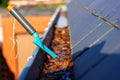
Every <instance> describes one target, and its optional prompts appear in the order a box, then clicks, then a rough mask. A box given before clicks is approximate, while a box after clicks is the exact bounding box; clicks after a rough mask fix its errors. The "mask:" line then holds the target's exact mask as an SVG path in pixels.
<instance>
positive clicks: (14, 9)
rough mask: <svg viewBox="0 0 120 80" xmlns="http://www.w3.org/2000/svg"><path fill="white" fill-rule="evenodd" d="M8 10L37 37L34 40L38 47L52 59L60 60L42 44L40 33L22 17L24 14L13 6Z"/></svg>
mask: <svg viewBox="0 0 120 80" xmlns="http://www.w3.org/2000/svg"><path fill="white" fill-rule="evenodd" d="M7 9H8V11H9V12H10V14H12V15H13V16H14V17H15V18H16V19H17V20H18V22H19V23H20V24H21V25H22V26H23V27H24V28H25V29H26V31H27V32H28V33H29V34H30V35H32V36H34V37H35V39H34V40H33V43H34V44H36V45H37V46H38V47H40V48H41V49H43V50H44V51H45V52H46V53H48V54H49V55H50V56H51V57H52V58H54V59H57V58H58V56H57V54H55V53H54V52H53V51H52V50H51V49H49V48H48V47H47V46H46V45H44V44H43V43H42V42H41V39H40V37H39V35H38V33H37V32H36V30H35V29H34V28H33V27H32V25H31V24H30V23H29V22H28V21H27V20H26V19H25V18H24V17H23V16H22V14H21V13H20V12H19V11H18V10H17V9H16V8H15V7H14V6H13V5H9V6H8V7H7Z"/></svg>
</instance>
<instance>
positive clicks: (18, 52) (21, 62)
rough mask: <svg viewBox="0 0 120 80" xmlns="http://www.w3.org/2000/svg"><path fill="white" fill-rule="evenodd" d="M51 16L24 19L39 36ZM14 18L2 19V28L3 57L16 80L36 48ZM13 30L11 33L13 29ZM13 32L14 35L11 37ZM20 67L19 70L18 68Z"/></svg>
mask: <svg viewBox="0 0 120 80" xmlns="http://www.w3.org/2000/svg"><path fill="white" fill-rule="evenodd" d="M50 18H51V16H30V17H29V16H28V17H26V19H27V20H28V21H29V22H30V23H31V24H32V25H33V26H34V28H35V29H36V30H37V32H38V33H39V34H43V32H44V30H45V28H46V27H47V25H48V22H49V21H50ZM14 20H15V19H14V18H13V17H10V18H2V22H3V24H2V27H3V46H2V49H3V56H4V57H5V59H6V62H7V64H8V66H9V68H10V70H11V71H12V72H13V73H14V74H15V78H16V79H17V78H18V76H19V74H20V73H21V72H22V70H23V68H24V67H25V64H26V63H27V58H28V57H29V56H30V55H31V54H32V52H33V49H34V48H35V47H36V46H35V45H34V44H33V43H32V40H33V39H34V38H33V37H31V36H30V35H29V34H28V33H27V32H26V31H25V29H24V28H23V27H22V26H21V25H20V24H19V23H18V22H17V21H16V22H15V24H14ZM14 26H15V30H14V31H13V27H14ZM13 32H14V35H13ZM20 67H21V68H20Z"/></svg>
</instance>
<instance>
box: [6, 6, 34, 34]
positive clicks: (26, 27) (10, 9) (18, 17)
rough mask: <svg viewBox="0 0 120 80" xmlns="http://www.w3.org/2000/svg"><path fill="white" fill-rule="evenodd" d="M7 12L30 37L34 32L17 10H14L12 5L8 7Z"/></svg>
mask: <svg viewBox="0 0 120 80" xmlns="http://www.w3.org/2000/svg"><path fill="white" fill-rule="evenodd" d="M7 10H8V11H9V12H10V14H12V15H13V16H14V17H15V18H16V19H17V20H18V22H19V23H20V24H21V25H22V26H23V27H24V28H25V29H26V31H27V32H28V33H29V34H30V35H32V34H33V33H35V32H36V30H35V29H34V28H33V27H32V25H31V24H30V23H29V22H28V21H27V20H26V19H25V18H24V17H23V15H22V14H21V13H20V12H19V11H18V9H17V8H15V6H14V5H8V7H7Z"/></svg>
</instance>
